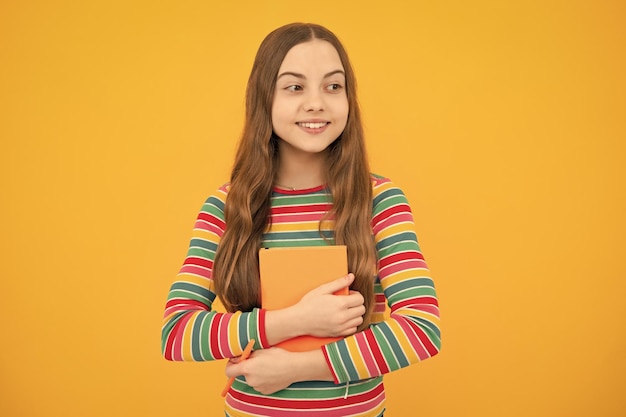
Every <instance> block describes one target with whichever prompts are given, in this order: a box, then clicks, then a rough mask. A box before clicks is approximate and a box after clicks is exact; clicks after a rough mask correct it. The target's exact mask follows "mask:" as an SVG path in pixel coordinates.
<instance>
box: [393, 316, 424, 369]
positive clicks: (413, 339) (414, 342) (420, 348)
mask: <svg viewBox="0 0 626 417" xmlns="http://www.w3.org/2000/svg"><path fill="white" fill-rule="evenodd" d="M394 318H395V319H396V321H397V322H398V324H399V325H400V327H402V328H403V329H404V334H406V336H407V338H408V339H409V342H410V343H411V346H412V347H413V350H414V351H415V353H416V354H417V357H418V358H420V359H426V358H429V357H430V355H429V354H428V351H427V350H426V348H425V347H424V345H422V341H421V340H420V338H419V337H418V336H417V334H416V333H415V329H414V328H413V325H412V324H411V323H410V322H409V321H408V320H407V319H405V318H404V317H402V316H398V315H395V317H394Z"/></svg>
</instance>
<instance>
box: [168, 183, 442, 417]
mask: <svg viewBox="0 0 626 417" xmlns="http://www.w3.org/2000/svg"><path fill="white" fill-rule="evenodd" d="M372 184H373V190H374V195H373V206H372V207H373V215H372V222H371V225H372V232H373V236H374V238H375V243H376V250H377V257H378V274H377V277H376V280H375V284H374V290H375V297H376V305H375V309H374V314H373V317H372V323H373V324H372V325H371V326H370V327H369V328H368V329H366V330H364V331H362V332H359V333H356V334H354V335H352V336H349V337H346V338H345V339H342V340H339V341H337V342H333V343H331V344H329V345H326V346H323V347H322V351H323V353H324V355H325V357H326V360H327V363H328V365H329V368H330V370H331V372H332V374H333V376H334V379H335V381H334V382H326V381H308V382H298V383H294V384H292V385H291V386H290V387H288V388H286V389H284V390H281V391H279V392H276V393H274V394H271V395H262V394H260V393H258V392H257V391H255V390H254V389H252V388H251V387H250V386H248V385H247V384H246V383H245V378H243V377H240V378H237V379H236V380H235V383H234V384H233V386H232V388H231V389H230V391H229V392H228V394H227V396H226V400H225V413H226V415H227V416H233V417H234V416H242V417H249V416H294V415H295V416H298V415H301V416H307V417H309V416H313V417H318V416H319V417H321V416H382V415H383V413H384V410H385V393H384V387H383V383H382V375H384V374H385V373H388V372H391V371H394V370H396V369H399V368H402V367H405V366H408V365H410V364H412V363H415V362H418V361H420V360H424V359H427V358H429V357H431V356H433V355H435V354H437V353H438V351H439V349H440V346H441V337H440V331H439V306H438V301H437V297H436V293H435V289H434V285H433V281H432V279H431V277H430V272H429V270H428V267H427V266H426V263H425V261H424V258H423V256H422V254H421V251H420V248H419V245H418V242H417V237H416V234H415V231H414V223H413V215H412V213H411V209H410V207H409V204H408V202H407V200H406V198H405V196H404V193H403V192H402V191H401V190H400V189H399V188H398V187H397V186H395V185H394V184H393V183H392V182H391V181H390V180H389V179H386V178H383V177H380V176H376V175H373V176H372ZM227 194H228V185H226V186H223V187H221V188H220V189H219V190H218V192H217V193H215V194H214V195H213V196H211V197H209V198H208V199H207V201H206V203H205V204H204V206H203V207H202V210H201V211H200V214H199V215H198V218H197V220H196V224H195V227H194V231H193V237H192V239H191V243H190V246H189V250H188V253H187V257H186V259H185V261H184V264H183V266H182V267H181V269H180V272H179V274H178V277H177V281H176V282H174V284H173V285H172V287H171V289H170V293H169V296H168V299H167V304H166V308H165V314H164V322H163V329H162V351H163V355H164V356H165V358H166V359H169V360H177V361H180V360H188V361H207V360H215V359H223V358H232V357H235V356H238V355H240V354H241V353H242V351H243V349H244V347H245V346H246V345H247V343H248V341H249V340H252V339H254V340H255V341H256V345H255V346H254V349H263V348H269V347H270V345H269V343H268V342H267V339H266V336H265V321H264V320H265V311H264V310H262V309H254V310H252V311H250V312H235V313H221V312H216V311H214V310H213V309H212V304H213V302H214V300H215V297H216V294H215V292H214V288H213V281H212V278H211V274H212V266H213V260H214V257H215V251H216V250H217V246H218V244H219V241H220V237H221V236H222V235H223V233H224V230H225V227H226V225H225V222H224V204H225V202H226V196H227ZM331 207H332V198H331V196H330V194H329V192H328V191H327V190H326V189H325V188H324V187H317V188H313V189H308V190H298V191H288V190H282V189H278V188H276V189H274V191H273V194H272V198H271V213H270V216H271V222H270V226H269V228H268V230H267V231H266V233H265V234H264V236H263V246H264V247H284V246H315V245H327V244H328V241H327V240H326V239H324V237H322V236H320V221H321V220H322V218H323V216H324V214H325V213H327V212H328V210H329V209H330V208H331ZM322 225H323V227H324V228H325V229H322V230H321V232H322V234H324V235H325V236H327V233H330V234H332V227H333V224H332V222H328V221H324V222H323V224H322ZM386 307H388V308H389V311H388V314H385V311H386Z"/></svg>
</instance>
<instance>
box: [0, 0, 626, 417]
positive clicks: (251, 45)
mask: <svg viewBox="0 0 626 417" xmlns="http://www.w3.org/2000/svg"><path fill="white" fill-rule="evenodd" d="M348 3H352V4H354V5H349V4H348ZM357 4H358V5H357ZM625 11H626V7H625V6H624V3H623V2H621V1H593V2H592V1H587V2H585V1H572V2H565V1H530V2H527V1H511V2H506V1H502V2H501V1H487V0H481V1H441V2H432V1H428V2H427V1H416V2H412V1H405V2H397V1H385V2H363V1H362V2H341V1H334V2H331V1H324V0H320V1H317V2H294V1H274V2H272V1H238V2H226V1H220V2H217V1H211V0H205V1H198V0H195V1H193V0H188V1H176V2H174V1H172V2H152V1H119V0H118V1H104V0H90V1H78V0H74V1H48V2H45V1H3V2H2V3H0V138H1V142H0V143H1V148H0V149H1V150H0V170H1V174H2V177H1V178H2V193H1V197H0V214H1V216H0V236H1V237H0V239H1V240H0V244H1V246H0V249H1V255H0V256H1V269H0V274H1V275H0V276H1V279H2V290H1V292H0V294H2V295H1V302H0V332H1V333H0V334H1V335H0V346H1V347H0V349H1V351H0V415H2V416H11V417H13V416H96V417H99V416H151V417H153V416H171V415H187V416H218V415H222V414H221V397H220V396H219V392H220V389H221V387H222V385H223V383H224V379H225V378H224V376H223V372H222V371H223V364H222V363H200V364H198V363H195V364H194V363H183V364H180V363H169V362H166V361H165V360H164V359H162V358H161V355H160V350H159V349H160V339H159V338H160V334H159V331H160V325H161V316H162V310H163V305H164V302H165V297H166V294H167V290H168V288H169V285H170V283H171V282H172V280H173V279H174V277H175V274H176V272H177V270H178V268H179V266H180V264H181V262H182V260H183V257H184V255H185V253H186V247H187V243H188V239H189V237H190V233H191V228H192V226H193V221H194V217H195V215H196V213H197V210H198V209H199V208H200V205H201V204H202V202H203V201H204V198H205V197H206V196H207V195H208V194H209V193H210V192H212V191H213V190H214V189H215V188H216V187H217V186H218V185H220V184H221V183H223V182H225V181H226V180H227V178H228V172H229V168H230V164H231V161H232V154H233V149H234V143H235V141H236V140H237V138H238V136H239V133H240V130H241V120H242V112H243V97H244V89H245V82H246V79H247V75H248V72H249V70H250V67H251V63H252V59H253V56H254V53H255V51H256V48H257V46H258V44H259V43H260V42H261V40H262V38H263V37H264V36H265V35H266V34H267V33H268V32H269V31H270V30H272V29H274V28H275V27H277V26H280V25H282V24H284V23H288V22H292V21H313V22H318V23H321V24H324V25H327V26H328V27H330V28H331V29H332V30H334V31H335V32H336V33H337V34H338V35H339V36H340V37H341V38H342V39H343V41H344V42H345V44H346V47H347V48H348V51H349V53H350V54H351V57H352V59H353V61H354V66H355V69H356V71H357V76H358V80H359V89H360V90H359V91H360V97H361V104H362V108H363V112H364V116H365V122H366V128H367V135H368V146H369V150H370V157H371V161H372V166H373V170H374V171H375V172H377V173H381V174H384V175H387V176H389V177H391V178H392V179H393V180H395V181H396V182H397V183H398V184H399V185H401V186H402V187H403V188H404V190H405V191H406V193H407V195H408V196H409V199H410V201H411V203H412V205H413V208H414V212H415V215H416V221H417V227H418V230H419V233H420V240H421V244H422V248H423V250H424V252H425V254H426V256H427V259H428V260H429V264H430V266H431V268H432V270H433V274H434V277H435V279H436V284H437V286H438V291H439V296H440V301H441V307H442V314H443V325H442V331H443V351H442V353H441V354H440V355H439V356H438V357H436V358H434V359H432V360H428V361H426V362H424V363H422V364H418V365H416V366H413V367H411V368H408V369H404V370H401V371H399V372H396V373H394V374H391V375H388V376H387V377H386V384H387V388H388V397H389V401H388V405H389V412H388V414H389V415H390V416H409V417H412V416H446V417H447V416H481V417H489V416H501V415H506V416H545V417H548V416H603V417H607V416H608V417H611V416H615V417H617V416H623V415H626V400H625V398H626V397H624V395H623V394H624V386H625V384H626V359H625V356H626V335H625V333H626V307H625V306H626V303H624V301H623V298H624V293H625V291H626V283H625V278H626V267H625V262H624V259H625V257H624V253H623V252H624V250H625V249H626V233H625V232H626V230H625V227H624V226H625V224H624V223H625V221H624V217H625V215H626V197H625V190H626V181H625V179H626V178H625V177H626V168H625V163H626V160H625V159H626V146H625V145H624V140H625V139H626V122H625V118H626V81H625V80H626V77H625V76H624V74H626V61H625V58H624V57H625V56H626V53H625V52H626V29H625V26H624V21H625V18H626V13H625Z"/></svg>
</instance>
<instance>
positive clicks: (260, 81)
mask: <svg viewBox="0 0 626 417" xmlns="http://www.w3.org/2000/svg"><path fill="white" fill-rule="evenodd" d="M313 39H320V40H324V41H327V42H329V43H330V44H332V45H333V46H334V48H335V49H336V50H337V53H338V54H339V57H340V59H341V62H342V64H343V67H344V71H345V74H346V94H347V97H348V106H349V114H348V120H347V123H346V127H345V129H344V131H343V132H342V134H341V135H340V136H339V137H338V138H337V139H336V140H335V141H334V142H333V143H332V144H331V145H330V146H329V152H328V160H327V162H328V169H327V178H326V182H327V187H328V189H329V190H330V192H331V194H332V198H333V208H332V212H331V213H328V215H327V218H329V217H331V216H332V217H333V219H334V220H335V226H334V232H335V243H336V244H338V245H346V246H347V247H348V267H349V270H350V272H352V273H354V275H355V280H354V282H353V283H352V285H351V289H353V290H356V291H359V292H360V293H361V294H362V295H363V297H364V298H365V306H366V313H365V315H364V322H363V324H362V325H361V327H360V329H363V328H365V327H366V326H368V325H369V319H370V315H371V311H372V308H373V305H374V295H373V294H374V288H373V287H374V276H375V274H376V253H375V248H374V240H373V237H372V229H371V217H372V183H371V177H370V171H369V165H368V161H367V154H366V151H365V141H364V138H363V127H362V123H361V114H360V111H359V105H358V102H357V97H356V79H355V76H354V71H353V70H352V66H351V65H350V61H349V59H348V55H347V53H346V51H345V49H344V48H343V46H342V44H341V42H340V41H339V39H337V37H336V36H335V35H334V34H333V33H332V32H330V31H329V30H328V29H326V28H324V27H322V26H319V25H315V24H305V23H292V24H289V25H286V26H282V27H280V28H278V29H276V30H274V31H273V32H271V33H270V34H269V35H268V36H267V37H266V38H265V39H264V40H263V42H262V43H261V46H260V47H259V50H258V52H257V55H256V58H255V60H254V64H253V66H252V72H251V73H250V78H249V79H248V87H247V90H246V117H245V125H244V130H243V134H242V137H241V140H240V142H239V146H238V149H237V153H236V156H235V163H234V166H233V170H232V174H231V182H230V190H229V192H228V196H227V199H226V204H225V207H224V215H225V220H226V231H225V232H224V235H223V236H222V239H221V241H220V244H219V246H218V249H217V253H216V255H215V262H214V266H213V280H214V282H215V291H216V293H217V295H218V296H219V297H220V299H221V300H222V303H223V304H224V306H225V307H226V309H227V310H228V311H231V312H232V311H237V310H242V311H249V310H251V309H252V308H254V307H259V306H260V303H259V299H260V284H259V270H258V250H259V248H260V245H261V241H262V236H263V233H264V232H265V231H266V229H267V225H268V222H269V214H270V196H271V192H272V186H273V184H274V180H275V175H276V171H277V168H278V138H277V137H276V136H275V135H274V134H273V132H272V120H271V114H272V113H271V109H272V102H273V99H274V89H275V86H276V77H277V75H278V70H279V68H280V65H281V64H282V61H283V59H284V58H285V55H287V52H289V50H290V49H291V48H293V47H294V46H295V45H298V44H300V43H304V42H307V41H310V40H313ZM320 227H321V225H320Z"/></svg>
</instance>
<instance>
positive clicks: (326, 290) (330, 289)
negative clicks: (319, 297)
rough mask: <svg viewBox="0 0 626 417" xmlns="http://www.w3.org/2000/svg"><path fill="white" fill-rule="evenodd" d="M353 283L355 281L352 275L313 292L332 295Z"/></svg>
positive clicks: (324, 285)
mask: <svg viewBox="0 0 626 417" xmlns="http://www.w3.org/2000/svg"><path fill="white" fill-rule="evenodd" d="M352 281H354V274H352V273H350V274H348V275H346V276H343V277H341V278H337V279H336V280H334V281H331V282H329V283H327V284H322V285H320V286H319V287H317V288H316V289H315V290H313V291H315V292H318V293H320V294H332V293H334V292H336V291H339V290H341V289H343V288H346V287H349V286H350V284H352Z"/></svg>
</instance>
